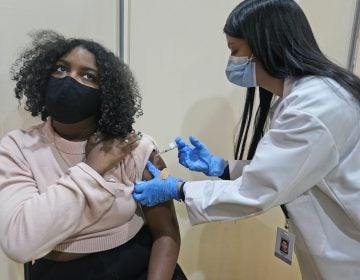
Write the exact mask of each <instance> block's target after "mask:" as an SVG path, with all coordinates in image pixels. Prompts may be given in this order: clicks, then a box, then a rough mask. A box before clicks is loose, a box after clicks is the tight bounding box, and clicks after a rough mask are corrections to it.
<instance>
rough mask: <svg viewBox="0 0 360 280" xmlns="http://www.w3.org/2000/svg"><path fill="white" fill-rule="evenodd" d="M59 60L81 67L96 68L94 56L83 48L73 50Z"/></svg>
mask: <svg viewBox="0 0 360 280" xmlns="http://www.w3.org/2000/svg"><path fill="white" fill-rule="evenodd" d="M60 60H63V61H66V62H68V63H71V64H74V65H81V66H83V67H89V68H97V67H96V58H95V55H94V54H93V53H91V52H90V51H88V50H87V49H85V48H83V47H76V48H73V49H72V50H70V51H69V52H68V53H66V54H64V55H63V56H62V57H61V58H60Z"/></svg>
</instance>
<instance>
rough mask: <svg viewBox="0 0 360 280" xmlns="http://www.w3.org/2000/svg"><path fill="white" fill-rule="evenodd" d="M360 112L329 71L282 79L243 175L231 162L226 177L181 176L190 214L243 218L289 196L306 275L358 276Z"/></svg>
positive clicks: (194, 219)
mask: <svg viewBox="0 0 360 280" xmlns="http://www.w3.org/2000/svg"><path fill="white" fill-rule="evenodd" d="M359 112H360V109H359V107H358V106H357V104H356V101H355V100H353V98H352V96H351V95H350V94H349V93H348V92H346V91H345V90H344V89H343V88H341V87H340V86H339V85H338V84H337V83H335V82H334V81H332V80H330V79H328V78H322V77H306V78H303V79H301V80H291V79H287V80H285V86H284V93H283V97H282V99H280V100H279V102H278V105H277V107H276V108H275V110H274V111H273V116H272V119H271V124H270V129H269V131H268V132H267V133H266V135H264V137H263V139H262V140H261V142H260V143H259V145H258V148H257V150H256V153H255V156H254V158H253V160H252V161H251V163H250V164H249V165H247V166H245V167H244V170H243V172H242V176H240V177H238V176H239V175H237V176H235V178H234V174H236V172H238V171H239V170H238V168H236V162H230V171H231V173H230V174H231V178H232V179H233V180H231V181H226V180H215V181H198V182H187V183H186V184H185V186H184V193H185V197H186V200H185V203H186V206H187V210H188V213H189V219H190V222H191V223H192V224H198V223H204V222H209V221H219V220H232V219H241V218H245V217H251V216H253V215H257V214H260V213H263V212H264V211H266V210H268V209H270V208H272V207H274V206H278V205H281V204H286V207H287V210H288V212H289V216H290V220H289V223H290V231H291V232H293V233H294V234H295V236H296V241H295V250H296V254H297V257H298V261H299V265H300V268H301V273H302V277H303V279H311V280H314V279H327V280H328V279H334V280H339V279H342V280H345V279H360V141H359V139H360V113H359ZM234 166H235V169H234ZM240 166H241V165H240ZM238 173H239V172H238ZM239 250H241V248H239Z"/></svg>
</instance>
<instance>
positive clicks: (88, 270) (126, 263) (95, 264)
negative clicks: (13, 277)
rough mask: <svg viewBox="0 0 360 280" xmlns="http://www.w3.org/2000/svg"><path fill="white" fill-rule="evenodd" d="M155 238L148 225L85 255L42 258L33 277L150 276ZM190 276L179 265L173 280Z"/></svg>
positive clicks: (140, 279)
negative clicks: (66, 258) (117, 243)
mask: <svg viewBox="0 0 360 280" xmlns="http://www.w3.org/2000/svg"><path fill="white" fill-rule="evenodd" d="M151 246H152V239H151V234H150V231H149V229H148V228H147V227H146V226H144V227H143V228H142V229H141V230H140V231H139V232H138V233H137V234H136V236H135V237H134V238H132V239H131V240H129V241H128V242H127V243H125V244H123V245H121V246H119V247H116V248H114V249H110V250H107V251H103V252H97V253H93V254H90V255H87V256H85V257H83V258H80V259H77V260H73V261H68V262H55V261H50V260H47V259H44V258H42V259H38V260H36V261H35V263H34V264H33V265H31V269H30V274H31V276H30V280H146V273H147V268H148V263H149V259H150V253H151ZM184 279H187V278H186V276H185V275H184V273H183V272H182V270H181V268H180V266H178V265H176V269H175V272H174V276H173V280H184Z"/></svg>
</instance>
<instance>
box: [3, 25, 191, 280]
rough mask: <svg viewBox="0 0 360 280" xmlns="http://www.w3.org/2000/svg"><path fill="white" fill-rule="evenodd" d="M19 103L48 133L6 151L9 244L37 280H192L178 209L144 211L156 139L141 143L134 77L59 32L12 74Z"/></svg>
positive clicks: (34, 131)
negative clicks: (185, 268)
mask: <svg viewBox="0 0 360 280" xmlns="http://www.w3.org/2000/svg"><path fill="white" fill-rule="evenodd" d="M12 73H13V80H15V81H16V82H17V83H16V88H15V95H16V98H17V99H19V102H20V100H22V98H24V97H25V98H26V102H25V109H26V110H27V111H29V112H30V113H31V115H32V116H38V115H40V116H41V119H42V120H43V123H42V124H40V125H38V126H35V127H31V128H29V129H26V130H15V131H12V132H10V133H8V134H7V135H5V136H4V137H3V138H2V140H1V144H0V213H1V219H0V244H1V248H2V249H3V250H4V252H5V253H6V254H7V255H8V256H9V257H10V258H11V259H13V260H15V261H17V262H28V261H31V260H35V261H34V262H33V263H32V265H31V280H37V279H42V280H46V279H49V280H50V279H51V280H56V279H61V280H64V279H99V280H100V279H101V280H107V279H109V280H110V279H131V280H132V279H186V277H185V275H184V274H183V273H182V271H181V269H180V267H179V266H177V264H176V262H177V258H178V254H179V248H180V234H179V227H178V223H177V219H176V215H175V211H174V206H173V204H172V203H171V202H167V203H164V204H162V205H160V206H157V207H151V208H147V207H142V208H141V207H140V206H139V205H138V204H137V203H136V202H135V201H134V200H133V198H132V196H131V193H132V191H133V186H134V182H135V181H139V180H142V179H150V178H151V175H150V173H148V171H147V170H146V169H145V165H146V162H147V161H148V160H149V159H150V160H151V161H153V162H154V163H155V164H156V165H157V166H158V167H159V168H160V169H162V168H164V167H165V164H164V162H163V160H162V159H161V158H160V156H159V154H158V152H157V148H156V146H155V144H154V141H153V140H152V138H151V137H150V136H147V135H143V136H142V137H141V135H140V134H138V133H134V132H133V128H132V125H133V123H134V118H135V117H137V116H139V115H141V114H142V109H141V97H140V94H139V92H138V89H137V86H136V83H135V81H134V78H133V76H132V74H131V72H130V70H129V69H128V67H127V66H126V65H125V64H124V63H123V62H121V61H120V60H119V59H118V58H117V57H116V56H115V55H114V54H113V53H112V52H110V51H108V50H106V49H105V48H104V47H103V46H101V45H100V44H98V43H96V42H93V41H91V40H83V39H73V38H70V39H66V38H64V37H62V36H60V35H59V34H57V33H55V32H52V31H41V32H37V33H35V34H34V37H33V44H32V46H31V47H30V48H28V49H27V50H26V51H25V52H24V53H23V54H22V55H21V57H20V58H19V59H18V60H17V61H16V63H15V64H14V65H13V68H12Z"/></svg>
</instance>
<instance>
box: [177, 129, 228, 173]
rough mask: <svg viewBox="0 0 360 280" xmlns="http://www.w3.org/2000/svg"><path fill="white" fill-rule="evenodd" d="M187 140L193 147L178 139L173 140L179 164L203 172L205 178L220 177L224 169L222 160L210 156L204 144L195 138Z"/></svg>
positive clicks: (191, 137)
mask: <svg viewBox="0 0 360 280" xmlns="http://www.w3.org/2000/svg"><path fill="white" fill-rule="evenodd" d="M189 140H190V143H191V144H192V145H193V147H191V146H189V145H188V144H186V143H185V142H184V141H183V140H182V139H181V138H180V137H177V138H176V139H175V142H176V144H177V147H178V158H179V163H180V164H181V165H183V166H184V167H186V168H188V169H190V170H192V171H199V172H203V173H204V174H205V175H207V176H221V175H222V174H223V173H224V168H225V161H224V159H223V158H221V157H217V156H214V155H212V154H211V153H210V151H209V149H208V148H207V147H206V146H205V144H203V143H202V142H200V141H199V140H198V139H196V138H195V137H193V136H190V137H189Z"/></svg>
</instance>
